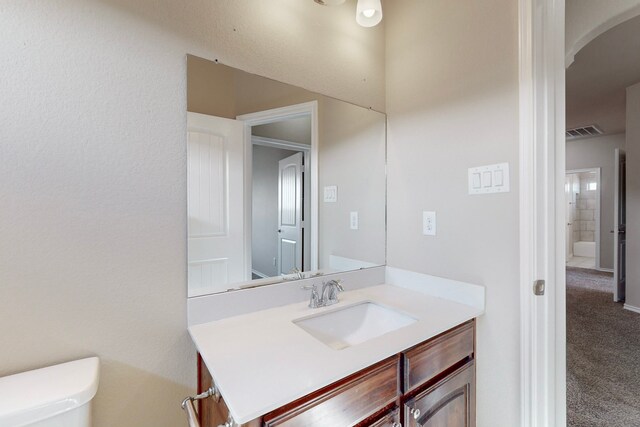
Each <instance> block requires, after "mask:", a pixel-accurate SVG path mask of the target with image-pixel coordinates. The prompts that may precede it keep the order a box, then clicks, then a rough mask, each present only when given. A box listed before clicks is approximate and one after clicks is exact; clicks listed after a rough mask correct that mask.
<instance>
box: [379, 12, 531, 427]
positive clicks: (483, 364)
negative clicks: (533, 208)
mask: <svg viewBox="0 0 640 427" xmlns="http://www.w3.org/2000/svg"><path fill="white" fill-rule="evenodd" d="M517 23H518V10H517V2H513V1H509V0H487V1H482V2H476V1H471V0H463V1H453V2H452V1H448V0H435V1H429V2H416V1H412V0H394V1H393V2H386V3H385V25H386V31H387V45H386V52H387V53H386V58H387V114H388V194H389V199H388V249H387V251H388V252H387V255H388V256H387V261H388V264H389V265H391V266H393V267H400V268H406V269H409V270H414V271H418V272H422V273H427V274H432V275H435V276H443V277H447V278H451V279H457V280H462V281H469V282H472V283H478V284H482V285H484V286H486V289H487V306H486V314H485V315H484V316H483V317H481V318H480V319H479V321H478V339H477V346H478V347H477V349H478V353H477V374H478V378H477V379H478V383H477V384H478V386H477V387H478V388H477V391H478V414H477V415H478V426H479V427H486V426H492V427H513V426H516V425H519V423H520V421H519V411H520V409H519V408H520V398H519V378H520V371H519V361H520V353H519V345H520V334H519V331H520V313H519V308H520V293H519V285H518V283H519V269H518V266H519V256H518V247H519V243H518V29H517V28H518V27H517ZM499 162H509V163H510V167H511V171H510V172H511V175H510V178H511V192H510V193H508V194H492V195H482V196H470V195H468V194H467V168H469V167H473V166H481V165H486V164H493V163H499ZM423 210H433V211H436V212H437V236H435V237H429V236H423V235H422V229H421V224H422V211H423Z"/></svg>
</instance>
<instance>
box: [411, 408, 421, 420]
mask: <svg viewBox="0 0 640 427" xmlns="http://www.w3.org/2000/svg"><path fill="white" fill-rule="evenodd" d="M409 413H410V414H411V415H413V419H414V420H417V419H418V418H420V409H418V408H411V410H410V411H409Z"/></svg>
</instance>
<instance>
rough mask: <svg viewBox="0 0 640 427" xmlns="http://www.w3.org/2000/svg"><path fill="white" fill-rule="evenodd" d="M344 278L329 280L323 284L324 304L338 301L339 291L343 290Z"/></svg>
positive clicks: (322, 296) (321, 295)
mask: <svg viewBox="0 0 640 427" xmlns="http://www.w3.org/2000/svg"><path fill="white" fill-rule="evenodd" d="M343 291H344V288H343V287H342V280H333V279H331V280H329V281H328V282H326V283H323V284H322V292H320V300H321V301H322V303H323V304H322V306H323V307H326V306H328V305H333V304H335V303H337V302H338V292H343Z"/></svg>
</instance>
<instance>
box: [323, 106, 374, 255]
mask: <svg viewBox="0 0 640 427" xmlns="http://www.w3.org/2000/svg"><path fill="white" fill-rule="evenodd" d="M319 109H320V114H319V122H320V123H319V138H320V147H319V148H320V155H319V175H320V176H319V181H320V208H319V211H320V212H319V213H320V224H319V227H320V242H319V243H320V251H319V252H320V255H319V258H320V259H319V262H320V267H321V268H326V267H327V266H328V265H329V257H330V256H331V255H337V256H341V257H346V258H351V259H355V260H358V261H364V262H367V263H372V264H378V265H382V264H385V243H386V242H385V233H386V227H385V203H386V175H385V124H386V123H385V122H386V120H385V117H384V115H383V114H382V113H378V112H375V111H371V110H366V109H364V108H360V107H357V106H354V105H351V104H347V103H345V102H340V101H337V100H335V99H331V98H327V97H325V98H324V99H323V100H322V102H321V104H320V107H319ZM330 185H336V186H337V187H338V201H337V203H324V202H323V200H322V198H323V195H322V194H323V188H324V187H325V186H330ZM354 211H355V212H358V218H359V228H358V230H351V229H350V223H349V218H350V212H354Z"/></svg>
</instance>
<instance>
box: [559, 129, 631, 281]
mask: <svg viewBox="0 0 640 427" xmlns="http://www.w3.org/2000/svg"><path fill="white" fill-rule="evenodd" d="M624 145H625V135H624V134H623V133H621V134H617V135H603V136H599V137H595V138H586V139H578V140H568V141H567V151H566V153H567V155H566V165H567V170H575V169H588V168H601V169H600V173H601V181H600V267H601V268H610V269H613V234H612V233H611V232H610V231H611V230H613V199H614V185H615V174H614V166H615V165H614V164H615V159H614V155H615V154H614V153H615V149H616V148H624Z"/></svg>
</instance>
